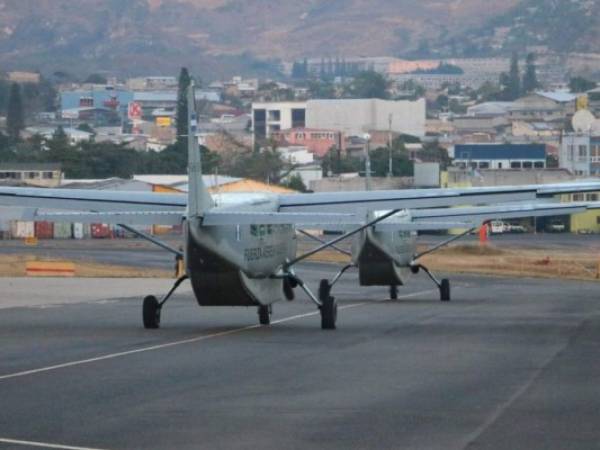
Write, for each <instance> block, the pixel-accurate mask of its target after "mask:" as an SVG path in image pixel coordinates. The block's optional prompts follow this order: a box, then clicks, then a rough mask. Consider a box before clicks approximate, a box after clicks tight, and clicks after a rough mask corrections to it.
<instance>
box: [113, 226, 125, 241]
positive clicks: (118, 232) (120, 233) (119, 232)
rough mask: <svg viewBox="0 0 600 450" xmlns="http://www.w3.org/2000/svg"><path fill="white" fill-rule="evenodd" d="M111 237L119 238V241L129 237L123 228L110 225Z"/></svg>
mask: <svg viewBox="0 0 600 450" xmlns="http://www.w3.org/2000/svg"><path fill="white" fill-rule="evenodd" d="M110 236H111V237H112V238H119V239H123V238H125V237H127V236H126V231H125V229H124V228H121V227H120V226H119V225H116V224H111V225H110Z"/></svg>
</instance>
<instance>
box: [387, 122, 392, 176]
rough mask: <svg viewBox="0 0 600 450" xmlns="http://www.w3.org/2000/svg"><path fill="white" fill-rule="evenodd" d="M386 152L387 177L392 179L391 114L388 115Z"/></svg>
mask: <svg viewBox="0 0 600 450" xmlns="http://www.w3.org/2000/svg"><path fill="white" fill-rule="evenodd" d="M388 150H389V161H388V177H390V178H392V174H393V167H392V164H393V163H392V114H391V113H390V114H389V115H388Z"/></svg>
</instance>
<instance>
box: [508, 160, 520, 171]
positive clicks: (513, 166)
mask: <svg viewBox="0 0 600 450" xmlns="http://www.w3.org/2000/svg"><path fill="white" fill-rule="evenodd" d="M510 168H511V169H520V168H521V161H513V162H511V163H510Z"/></svg>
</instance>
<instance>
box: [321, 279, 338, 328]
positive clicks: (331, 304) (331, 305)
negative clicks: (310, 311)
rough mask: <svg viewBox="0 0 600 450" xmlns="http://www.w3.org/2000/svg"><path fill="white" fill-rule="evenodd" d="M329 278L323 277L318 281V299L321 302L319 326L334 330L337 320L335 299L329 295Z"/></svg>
mask: <svg viewBox="0 0 600 450" xmlns="http://www.w3.org/2000/svg"><path fill="white" fill-rule="evenodd" d="M330 294H331V284H329V280H326V279H323V280H321V282H320V283H319V301H320V302H321V307H320V310H321V328H322V329H323V330H335V323H336V321H337V301H336V300H335V298H334V297H332V296H331V295H330Z"/></svg>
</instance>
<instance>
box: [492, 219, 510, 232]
mask: <svg viewBox="0 0 600 450" xmlns="http://www.w3.org/2000/svg"><path fill="white" fill-rule="evenodd" d="M505 227H506V225H505V224H504V222H502V221H501V220H493V221H492V222H491V223H490V233H492V234H501V233H504V232H505V231H506V228H505Z"/></svg>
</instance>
